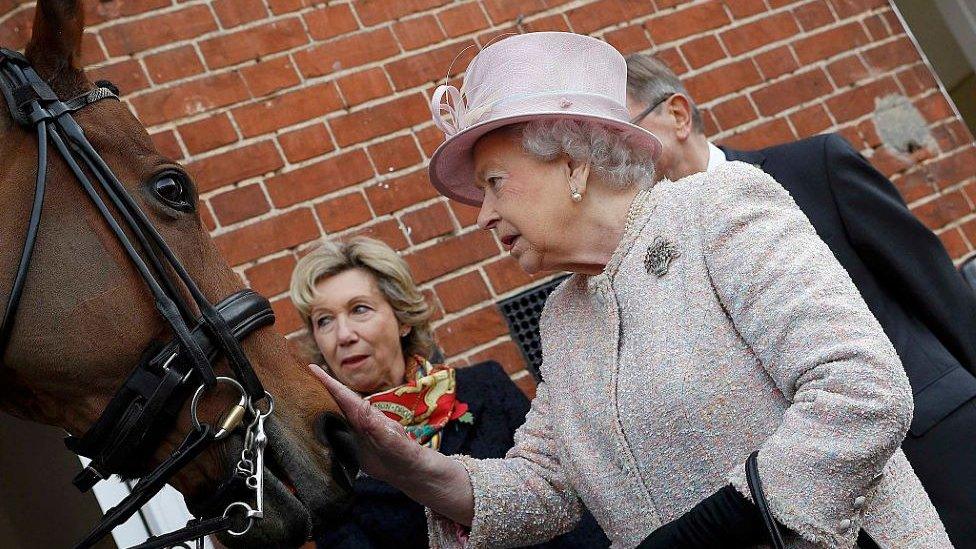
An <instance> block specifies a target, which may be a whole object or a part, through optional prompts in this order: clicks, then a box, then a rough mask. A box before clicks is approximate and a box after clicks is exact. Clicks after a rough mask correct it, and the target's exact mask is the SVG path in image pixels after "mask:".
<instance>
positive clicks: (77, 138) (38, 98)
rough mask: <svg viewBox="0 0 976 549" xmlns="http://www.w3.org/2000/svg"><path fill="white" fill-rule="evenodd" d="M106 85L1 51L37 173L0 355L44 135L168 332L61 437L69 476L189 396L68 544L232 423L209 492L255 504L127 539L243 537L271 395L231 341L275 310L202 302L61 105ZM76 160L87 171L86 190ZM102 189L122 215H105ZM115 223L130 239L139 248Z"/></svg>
mask: <svg viewBox="0 0 976 549" xmlns="http://www.w3.org/2000/svg"><path fill="white" fill-rule="evenodd" d="M113 89H114V86H112V85H111V84H109V83H104V84H102V83H99V84H98V87H96V88H95V89H93V90H91V91H89V92H86V93H83V94H81V95H79V96H77V97H74V98H72V99H70V100H67V101H61V100H60V99H59V98H58V96H57V95H56V94H55V93H54V91H53V90H51V88H50V87H49V86H48V85H47V83H45V82H44V80H42V79H41V78H40V76H38V74H37V72H36V71H35V70H34V68H33V66H32V65H31V63H30V61H29V60H28V59H27V58H26V57H25V56H23V55H22V54H20V53H18V52H15V51H12V50H8V49H4V48H0V92H2V94H3V96H4V99H5V101H6V103H7V107H8V108H9V109H10V114H11V116H12V117H13V119H14V120H15V121H16V122H17V123H18V124H19V125H21V126H23V127H26V128H32V129H34V130H35V133H36V135H37V145H38V155H37V178H36V181H35V191H34V200H33V204H32V207H31V214H30V219H29V222H28V227H27V235H26V239H25V241H24V248H23V251H22V253H21V257H20V262H19V264H18V267H17V273H16V276H15V277H14V283H13V286H12V290H11V293H10V297H9V299H8V300H7V304H6V307H5V309H4V312H3V317H2V323H0V357H2V356H3V355H4V354H5V353H6V350H7V346H8V344H9V342H10V338H11V335H12V333H13V329H14V324H15V319H16V314H17V309H18V306H19V304H20V299H21V296H22V293H23V289H24V283H25V281H26V280H27V275H28V272H29V270H30V265H31V256H32V254H33V250H34V244H35V242H36V240H37V233H38V230H39V227H40V220H41V211H42V209H43V205H44V197H45V189H46V182H47V163H48V144H49V143H53V144H54V146H55V148H56V150H57V152H58V153H59V154H60V155H61V157H62V158H63V159H64V160H65V162H66V163H67V165H68V167H69V168H70V169H71V171H72V173H73V174H74V176H75V179H76V180H77V181H78V183H79V184H80V185H81V186H82V188H83V189H84V191H85V193H86V194H87V195H88V197H89V199H90V200H91V202H92V203H93V204H94V205H95V207H96V209H97V210H98V211H99V213H100V214H101V216H102V217H103V218H104V220H105V222H106V223H107V225H108V226H109V228H110V229H111V231H112V233H113V234H114V235H115V237H116V239H117V240H118V241H119V243H120V245H121V246H122V247H123V248H124V250H125V253H126V255H127V256H128V257H129V259H130V260H131V261H132V263H133V264H134V265H135V267H136V270H137V271H138V272H139V275H140V277H141V278H142V279H143V281H144V282H145V284H146V286H147V287H148V289H149V291H150V292H151V293H152V295H153V299H154V304H155V307H156V310H157V311H158V312H159V313H160V315H161V316H162V317H163V318H164V320H165V321H166V323H167V324H168V325H169V327H170V329H171V330H172V333H173V340H171V341H169V342H168V343H166V344H165V345H162V346H158V347H157V348H151V349H150V350H148V351H147V353H145V354H144V357H143V360H141V361H140V363H139V365H138V366H137V367H136V368H135V369H134V370H133V371H132V372H131V373H130V374H129V376H128V378H127V379H126V380H125V382H124V383H123V384H122V386H121V387H120V388H119V389H118V391H117V392H116V393H115V395H114V396H113V397H112V399H111V401H110V402H109V404H108V406H106V408H105V410H104V411H103V412H102V414H101V416H100V417H99V418H98V419H97V420H96V421H95V423H94V424H93V425H92V426H91V427H90V428H89V429H88V431H87V432H86V433H85V434H84V435H82V436H81V437H77V438H76V437H73V436H68V437H67V438H66V439H65V444H66V446H67V447H68V449H70V450H71V451H73V452H75V453H77V454H78V455H82V456H86V457H89V458H91V460H92V462H91V464H90V465H89V466H88V467H86V468H85V469H84V470H83V471H81V473H79V474H78V475H77V476H76V477H75V479H74V484H75V486H77V487H78V489H79V490H81V491H82V492H84V491H87V490H89V489H91V487H92V486H94V485H95V484H96V483H97V482H99V481H100V480H103V479H105V478H108V477H109V476H111V475H112V474H115V473H120V472H122V473H124V472H125V471H126V470H127V469H131V468H132V466H133V464H138V463H142V462H143V461H144V460H145V459H147V458H148V457H149V456H151V455H152V454H153V453H154V450H155V449H156V448H157V447H158V445H159V444H160V443H161V441H162V438H163V437H164V436H165V435H166V434H167V433H168V432H169V431H171V430H172V428H173V427H174V425H175V424H176V420H177V417H178V415H179V413H180V411H181V410H182V409H183V407H184V406H186V404H187V401H190V415H191V419H192V425H193V427H192V430H191V431H190V432H189V433H187V434H186V435H185V438H184V440H183V443H182V444H181V445H180V446H179V447H178V448H177V449H176V450H175V451H173V453H172V454H171V455H170V456H169V457H168V458H167V459H166V460H164V461H163V462H162V463H161V464H160V465H159V466H157V467H156V469H154V470H153V471H152V472H150V473H148V474H147V475H145V476H144V477H142V478H141V480H140V481H139V482H138V483H137V484H136V485H135V486H134V487H133V489H132V492H131V493H130V494H129V496H127V497H126V498H125V499H124V500H123V501H122V502H121V503H119V504H118V505H117V506H116V507H114V508H112V509H110V510H109V511H107V512H106V513H105V515H104V517H102V520H101V521H99V523H98V524H96V525H95V527H94V528H93V529H92V530H91V532H90V533H89V534H88V536H86V537H85V539H84V540H82V541H81V542H80V543H78V545H76V548H78V549H83V548H88V547H92V546H93V545H94V544H95V543H97V542H98V541H99V540H101V539H102V538H103V537H105V536H106V535H108V533H109V532H111V530H112V529H113V528H114V527H115V526H117V525H119V524H122V523H123V522H125V521H126V520H128V519H129V517H131V516H132V515H133V514H134V513H135V512H136V511H137V510H138V509H139V508H140V507H141V506H142V505H144V504H145V503H146V502H147V501H149V499H151V498H152V497H153V496H154V495H155V494H156V493H157V492H158V491H159V490H160V489H162V487H163V486H164V485H165V484H166V482H167V481H168V480H169V479H170V478H171V477H172V476H173V475H174V474H175V473H176V472H177V471H179V470H180V469H181V468H182V467H184V466H185V465H186V464H187V463H189V462H190V461H192V460H193V459H194V458H195V457H196V456H198V455H199V454H200V452H202V451H203V450H204V449H206V448H207V447H208V446H209V445H210V444H212V443H214V442H216V441H219V440H222V439H224V438H226V437H227V436H229V435H230V434H231V433H233V432H235V431H237V430H238V429H239V428H243V438H244V445H243V450H242V452H241V456H240V459H239V460H238V462H237V465H236V467H235V468H234V470H232V471H229V477H228V479H226V480H225V481H224V483H223V484H222V485H221V488H220V492H221V495H222V494H223V492H224V491H228V492H229V491H230V490H232V489H234V487H237V486H240V485H243V486H245V487H246V492H247V493H248V494H249V495H251V496H253V502H254V505H253V506H252V505H251V504H250V503H248V502H246V501H241V500H237V501H234V502H233V503H231V504H230V505H227V506H226V507H225V508H224V510H223V512H222V513H214V516H212V517H210V518H207V519H203V520H197V519H194V520H191V521H190V522H189V523H188V524H187V526H186V527H184V528H182V529H180V530H177V531H175V532H172V533H169V534H165V535H162V536H159V537H155V538H150V539H149V540H148V541H146V542H145V543H143V544H141V545H138V546H136V547H137V548H138V549H156V548H162V547H172V546H183V544H184V543H186V542H189V541H193V540H196V542H197V545H198V546H201V545H202V540H203V538H204V536H206V535H210V534H214V533H217V532H227V533H228V534H230V535H233V536H242V535H244V534H245V533H247V531H248V530H250V528H251V527H252V526H253V524H254V521H255V520H259V519H261V518H263V516H264V489H263V488H264V487H263V484H264V449H265V446H266V445H267V441H268V439H267V435H266V433H265V429H264V424H265V421H266V420H267V418H268V417H269V416H270V415H271V413H272V412H273V411H274V400H273V399H272V397H271V395H270V394H269V393H268V392H267V391H265V389H264V387H263V386H262V384H261V381H260V380H259V379H258V377H257V374H256V373H255V372H254V369H253V368H252V366H251V364H250V361H249V360H248V358H247V356H246V355H245V353H244V350H243V349H242V347H241V345H240V341H241V340H242V339H244V338H245V337H247V336H248V335H249V334H250V333H252V332H253V331H255V330H257V329H259V328H261V327H264V326H268V325H270V324H272V323H273V322H274V313H273V312H272V310H271V306H270V303H269V302H268V300H267V299H266V298H264V297H263V296H261V295H259V294H257V293H255V292H254V291H252V290H249V289H245V290H242V291H240V292H237V293H235V294H233V295H231V296H229V297H227V298H225V299H224V300H223V301H221V302H220V303H218V304H217V305H216V306H215V305H213V304H211V303H210V302H209V301H208V300H207V299H206V297H204V295H203V293H202V292H201V291H200V289H199V288H198V287H197V285H196V284H195V283H194V281H193V279H192V278H191V277H190V275H189V274H188V273H187V271H186V269H185V268H184V267H183V265H182V264H181V263H180V261H179V260H178V259H177V258H176V256H175V254H174V253H173V252H172V250H170V248H169V247H168V246H167V245H166V242H165V241H164V240H163V238H162V236H161V235H160V234H159V232H158V231H157V230H156V228H155V227H154V226H153V225H152V223H151V222H150V221H149V218H148V217H147V216H146V215H145V213H144V212H143V211H142V210H141V209H140V208H139V206H138V204H137V203H136V201H135V200H134V199H133V198H132V196H131V195H130V194H129V193H128V191H126V189H125V187H124V185H123V184H122V182H121V181H119V179H118V178H117V177H116V175H115V174H114V173H113V172H112V170H111V168H109V166H108V165H107V164H106V163H105V161H104V160H103V159H102V157H101V156H100V155H99V154H98V152H97V151H95V149H94V148H93V147H92V145H91V143H90V142H89V141H88V139H87V138H86V137H85V133H84V130H83V129H82V128H81V126H79V125H78V123H77V122H76V121H75V119H74V118H73V116H72V114H73V113H74V112H77V111H79V110H81V109H83V108H85V107H87V106H88V105H91V104H93V103H97V102H99V101H102V100H105V99H114V100H116V101H118V100H119V97H118V95H116V92H115V91H113ZM85 169H87V170H88V173H91V174H93V175H94V178H95V181H96V182H97V185H98V187H97V188H96V186H95V185H94V184H93V183H92V181H91V180H90V179H89V177H88V175H87V174H86V172H85ZM103 195H104V196H105V197H107V199H108V202H110V203H111V204H112V206H114V208H115V210H116V211H117V212H118V214H119V216H120V217H121V220H120V219H117V218H116V217H115V216H114V215H113V214H112V211H111V210H110V209H109V206H108V205H107V204H106V200H105V199H103ZM120 221H121V222H120ZM123 225H124V227H125V229H127V230H128V233H129V234H131V235H133V236H134V239H135V241H136V244H137V245H138V248H139V249H141V250H142V253H141V254H140V252H139V251H138V250H137V247H136V244H133V242H132V240H130V238H129V236H128V235H127V233H126V230H124V229H123ZM172 273H175V275H176V276H175V279H176V280H174V277H173V274H172ZM177 283H180V284H181V287H182V288H183V289H185V290H186V293H188V294H189V296H190V298H191V301H192V305H193V307H191V303H189V302H188V301H187V299H186V298H185V295H184V294H183V293H181V292H180V291H178V289H177ZM194 308H195V309H196V310H197V311H199V316H197V315H195V314H194V313H193V310H194ZM220 356H223V357H226V358H227V361H228V363H229V364H230V366H231V370H232V371H233V374H234V377H222V376H217V375H216V373H215V372H214V368H213V364H214V362H215V361H216V360H217V359H218V358H219V357H220ZM218 385H226V386H230V387H231V388H233V389H234V390H236V391H237V392H238V393H239V394H240V397H239V399H238V400H237V403H236V404H235V405H234V406H233V407H231V409H230V410H228V411H227V412H225V414H224V415H223V416H222V418H220V419H219V420H218V421H217V422H214V423H213V424H211V423H210V422H208V421H204V420H202V419H201V418H200V417H199V415H198V407H199V403H200V400H201V399H202V398H204V397H205V396H206V395H207V394H208V393H211V392H213V391H214V390H215V389H216V388H217V386H218ZM245 420H247V421H246V423H245ZM212 499H213V498H212ZM248 499H250V498H248ZM218 509H219V508H218Z"/></svg>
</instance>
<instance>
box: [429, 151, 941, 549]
mask: <svg viewBox="0 0 976 549" xmlns="http://www.w3.org/2000/svg"><path fill="white" fill-rule="evenodd" d="M637 200H639V201H642V202H643V203H644V205H643V212H642V214H641V217H640V222H639V223H637V224H636V225H635V227H633V230H631V231H629V232H627V233H625V235H624V237H623V238H622V240H621V243H620V245H619V247H618V248H617V250H616V252H615V253H614V255H613V257H612V258H611V260H610V262H609V263H608V265H607V267H606V269H605V270H604V272H603V273H602V274H600V275H597V276H593V277H587V276H582V275H574V276H572V277H570V278H569V279H567V280H566V282H564V283H563V284H562V285H561V286H560V287H559V288H558V289H557V290H556V291H555V292H553V294H552V295H551V296H550V297H549V300H548V302H547V304H546V307H545V310H544V312H543V316H542V320H541V325H540V329H541V336H542V344H543V359H544V364H543V377H544V378H545V380H546V381H545V382H544V383H543V384H541V385H540V386H539V389H538V393H537V397H536V400H535V401H533V403H532V410H531V411H530V413H529V415H528V416H527V420H526V423H525V425H524V426H523V427H522V428H521V429H520V430H519V431H518V432H517V433H516V445H515V447H514V448H513V449H512V450H511V451H509V453H508V454H507V456H506V458H505V459H497V460H483V461H479V460H472V459H465V458H462V459H461V462H462V464H463V465H464V466H465V467H466V468H467V470H468V472H469V474H470V476H471V482H472V487H473V490H474V500H475V514H474V521H473V524H472V527H471V532H470V536H469V538H468V545H470V546H474V547H482V546H490V547H504V546H517V545H522V544H527V543H532V542H536V541H539V540H543V539H546V538H548V537H550V536H552V535H555V534H557V533H559V532H562V531H565V530H566V529H568V528H570V527H571V526H572V524H573V521H574V520H575V518H576V516H577V513H578V510H579V504H580V502H581V503H582V504H583V505H585V506H586V507H587V508H588V509H589V510H590V511H591V512H592V513H593V515H594V516H595V517H596V519H597V521H598V522H599V523H600V525H601V526H602V527H603V529H604V531H605V532H606V533H607V536H608V537H609V538H610V539H611V540H612V541H613V543H614V547H633V546H636V545H637V544H638V543H640V541H642V540H643V539H644V538H645V537H646V536H647V535H648V534H650V533H651V532H652V531H653V530H654V529H656V528H657V527H659V526H660V525H661V524H664V523H666V522H669V521H671V520H673V519H675V518H677V517H678V516H680V515H681V514H683V513H685V512H686V511H688V510H689V509H691V507H693V506H694V505H695V504H696V503H698V502H699V501H700V500H702V499H704V498H705V497H707V496H709V495H711V494H712V493H713V492H714V491H715V490H717V489H719V488H720V487H722V486H723V485H725V484H726V483H728V482H732V483H733V485H735V486H736V488H737V489H738V490H739V491H740V492H742V493H743V494H745V495H747V497H748V494H749V490H748V488H747V487H746V484H745V479H744V476H745V475H744V463H745V460H746V457H747V456H748V455H749V453H751V452H752V451H753V450H755V449H759V450H760V452H759V470H760V476H761V478H762V481H763V485H764V488H765V492H766V496H767V499H768V500H769V504H770V507H771V509H772V512H773V514H774V515H775V516H776V518H777V519H778V520H779V521H780V522H781V523H783V524H784V525H785V526H787V527H788V528H789V529H790V530H791V531H792V532H794V533H796V534H798V535H792V536H790V537H789V539H788V540H787V542H788V545H789V546H790V547H796V548H799V547H813V546H819V547H831V548H849V547H853V546H854V544H855V541H856V537H857V533H858V530H859V529H860V528H864V529H865V530H866V531H867V532H868V533H869V534H870V535H871V536H872V538H873V539H874V540H875V541H877V542H878V543H879V545H881V546H882V547H891V548H896V547H897V548H902V547H911V548H926V549H934V548H943V547H951V545H950V543H949V540H948V538H947V537H946V534H945V531H944V529H943V527H942V524H941V522H940V521H939V518H938V515H937V514H936V512H935V509H934V508H933V507H932V504H931V502H930V501H929V499H928V496H927V495H926V494H925V492H924V490H923V488H922V486H921V484H920V483H919V481H918V479H917V477H916V476H915V474H914V472H913V471H912V470H911V467H910V466H909V464H908V462H907V460H906V459H905V457H904V455H903V454H902V452H901V450H899V449H898V446H899V444H900V442H901V440H902V438H903V437H904V435H905V432H906V430H907V429H908V425H909V422H910V420H911V412H912V397H911V390H910V388H909V385H908V380H907V378H906V377H905V374H904V372H903V371H902V367H901V364H900V362H899V360H898V357H897V355H896V354H895V351H894V349H893V348H892V346H891V343H890V342H889V341H888V339H887V338H886V337H885V335H884V333H883V332H882V330H881V327H880V325H879V324H878V322H877V321H876V320H875V318H874V317H873V316H872V315H871V313H870V311H869V310H868V308H867V306H866V305H865V304H864V301H863V300H862V299H861V297H860V295H859V294H858V292H857V289H856V288H855V287H854V285H853V283H852V282H851V280H850V277H849V276H848V275H847V273H846V271H844V270H843V268H842V267H841V266H840V265H839V264H838V263H837V261H836V260H835V259H834V257H833V255H832V254H831V253H830V250H829V249H828V248H827V246H826V244H824V243H823V242H822V241H821V240H820V239H819V238H818V237H817V235H816V233H815V232H814V229H813V227H812V226H811V225H810V223H809V221H808V220H807V219H806V217H804V215H803V214H802V213H801V212H800V210H799V209H798V208H797V206H796V204H795V203H794V202H793V200H792V198H791V197H790V196H789V194H788V193H787V192H786V191H785V190H784V189H783V188H782V187H781V186H780V185H778V184H777V183H776V182H775V181H773V180H772V179H771V178H770V177H769V176H768V175H766V174H764V173H763V172H761V171H760V170H758V169H757V168H755V167H753V166H749V165H747V164H743V163H739V162H730V163H728V164H725V165H723V166H722V167H720V168H718V169H717V170H715V171H713V172H710V173H701V174H696V175H692V176H689V177H687V178H684V179H681V180H679V181H676V182H670V181H664V182H661V183H659V184H658V185H656V186H654V187H653V188H652V189H651V190H650V191H649V192H645V193H641V194H639V195H638V198H637ZM660 239H666V240H667V241H668V242H670V243H671V244H672V245H673V247H674V250H675V251H676V252H677V253H678V254H679V255H678V256H677V257H676V258H675V259H674V260H673V261H672V262H671V264H670V265H669V268H668V270H667V273H665V274H664V275H663V276H657V275H655V274H653V273H649V272H648V267H647V266H646V265H645V259H646V255H647V250H648V249H649V248H651V247H653V246H655V241H656V240H657V242H660V241H661V240H660ZM580 394H586V395H592V396H591V397H590V398H587V399H585V400H583V399H580V398H579V395H580ZM430 532H431V542H432V545H433V546H437V547H443V546H451V545H456V544H457V538H456V536H455V535H454V534H453V532H454V530H453V529H452V528H451V525H450V523H448V522H447V521H445V520H443V519H438V518H436V517H432V519H431V528H430Z"/></svg>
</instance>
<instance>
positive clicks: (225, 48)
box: [200, 17, 308, 69]
mask: <svg viewBox="0 0 976 549" xmlns="http://www.w3.org/2000/svg"><path fill="white" fill-rule="evenodd" d="M307 43H308V37H307V36H306V34H305V29H304V28H302V23H301V21H300V20H299V19H298V18H297V17H291V18H288V19H280V20H277V21H272V22H271V23H266V24H264V25H260V26H257V27H251V28H249V29H245V30H242V31H237V32H232V33H225V34H221V35H219V36H216V37H214V38H211V39H209V40H204V41H203V42H201V43H200V52H201V53H202V54H203V58H204V59H205V60H206V61H207V66H209V67H210V68H212V69H213V68H221V67H226V66H229V65H236V64H238V63H242V62H244V61H248V60H251V59H258V58H260V57H263V56H266V55H270V54H272V53H277V52H279V51H285V50H290V49H292V48H296V47H298V46H301V45H302V44H307Z"/></svg>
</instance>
